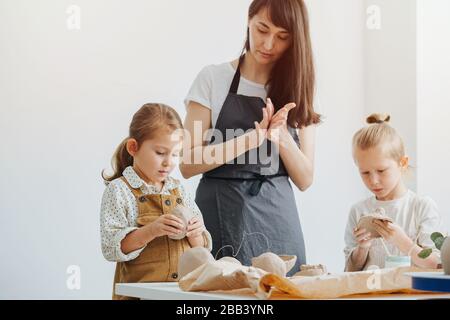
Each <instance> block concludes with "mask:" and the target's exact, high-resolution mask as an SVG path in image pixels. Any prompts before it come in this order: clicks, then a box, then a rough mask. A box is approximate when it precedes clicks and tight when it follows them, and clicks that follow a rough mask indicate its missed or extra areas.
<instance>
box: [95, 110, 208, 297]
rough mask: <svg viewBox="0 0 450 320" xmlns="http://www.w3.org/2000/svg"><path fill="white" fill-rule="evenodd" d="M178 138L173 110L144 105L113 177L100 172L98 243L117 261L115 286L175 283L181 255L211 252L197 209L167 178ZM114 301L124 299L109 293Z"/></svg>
mask: <svg viewBox="0 0 450 320" xmlns="http://www.w3.org/2000/svg"><path fill="white" fill-rule="evenodd" d="M182 139H183V130H182V123H181V120H180V117H179V116H178V114H177V113H176V111H175V110H174V109H172V108H171V107H169V106H166V105H163V104H155V103H148V104H145V105H144V106H142V107H141V108H140V109H139V110H138V111H137V112H136V113H135V114H134V116H133V119H132V122H131V124H130V128H129V136H128V137H127V138H125V139H124V140H123V141H122V143H121V144H120V145H119V147H118V148H117V150H116V153H115V154H114V157H113V169H114V173H113V175H112V176H109V177H104V176H103V174H102V176H103V178H104V180H105V182H107V187H106V189H105V191H104V194H103V199H102V205H101V214H100V231H101V244H102V252H103V255H104V257H105V258H106V259H107V260H109V261H115V262H117V265H116V273H115V277H114V284H116V283H121V282H166V281H178V278H179V277H178V273H177V269H178V259H179V257H180V256H181V254H182V253H183V252H185V251H186V250H188V249H189V248H192V247H205V248H208V250H211V249H212V240H211V236H210V234H209V232H208V231H206V229H205V226H204V223H203V218H202V214H201V212H200V210H199V209H198V207H197V206H196V204H195V202H193V201H192V200H191V199H190V197H188V196H187V193H186V192H185V190H184V188H183V186H182V185H181V184H180V182H179V181H178V180H176V179H174V178H172V177H170V176H169V174H170V172H171V171H172V170H173V169H174V167H175V165H177V158H178V156H179V153H180V151H181V145H182ZM180 208H181V209H180ZM186 212H187V213H186ZM176 213H178V214H176ZM113 299H126V297H123V296H118V295H116V294H114V293H113Z"/></svg>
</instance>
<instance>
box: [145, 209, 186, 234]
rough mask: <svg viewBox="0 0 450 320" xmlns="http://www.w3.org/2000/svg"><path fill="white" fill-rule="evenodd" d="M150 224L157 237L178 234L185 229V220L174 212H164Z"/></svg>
mask: <svg viewBox="0 0 450 320" xmlns="http://www.w3.org/2000/svg"><path fill="white" fill-rule="evenodd" d="M148 226H149V230H150V232H151V233H152V235H153V236H154V237H155V238H157V237H162V236H176V235H178V234H180V233H181V232H183V230H184V223H183V221H182V220H181V219H180V218H178V217H176V216H174V215H172V214H164V215H162V216H160V217H159V218H158V219H157V220H155V221H154V222H152V223H150V224H149V225H148Z"/></svg>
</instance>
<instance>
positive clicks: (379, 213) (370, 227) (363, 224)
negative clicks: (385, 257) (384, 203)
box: [357, 208, 393, 238]
mask: <svg viewBox="0 0 450 320" xmlns="http://www.w3.org/2000/svg"><path fill="white" fill-rule="evenodd" d="M375 220H382V221H389V222H393V220H392V219H391V218H389V217H388V216H386V214H385V211H384V209H383V208H378V209H377V210H376V211H375V212H373V213H370V214H367V215H364V216H362V217H361V218H360V219H359V221H358V224H357V227H358V229H363V228H364V229H366V231H367V232H370V233H371V235H372V237H373V238H380V237H381V235H380V234H379V233H378V231H377V230H376V229H375V225H374V221H375Z"/></svg>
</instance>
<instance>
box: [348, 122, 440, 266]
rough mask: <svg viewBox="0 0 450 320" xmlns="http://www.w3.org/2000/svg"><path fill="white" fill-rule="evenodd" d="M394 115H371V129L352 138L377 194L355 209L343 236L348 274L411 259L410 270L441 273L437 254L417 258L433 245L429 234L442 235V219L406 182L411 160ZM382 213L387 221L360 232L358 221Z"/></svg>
mask: <svg viewBox="0 0 450 320" xmlns="http://www.w3.org/2000/svg"><path fill="white" fill-rule="evenodd" d="M389 119H390V116H388V115H380V114H373V115H371V116H369V117H368V118H367V123H368V124H369V126H367V127H364V128H362V129H360V130H359V131H358V132H356V134H355V135H354V137H353V158H354V160H355V164H356V165H357V167H358V169H359V173H360V175H361V178H362V180H363V182H364V184H365V186H366V187H367V188H368V189H369V190H370V192H372V193H373V196H371V197H370V198H368V199H365V200H363V201H360V202H358V203H356V204H355V205H353V207H352V208H351V210H350V214H349V217H348V222H347V227H346V231H345V249H344V253H345V257H346V264H345V270H346V271H360V270H366V269H368V268H369V267H371V266H377V267H380V268H384V267H385V259H386V257H387V256H410V257H411V258H410V261H411V264H412V265H415V266H418V267H423V268H437V266H438V264H439V263H440V257H439V252H438V251H437V250H436V251H434V252H433V253H432V254H431V255H430V256H429V257H428V258H427V259H421V258H419V257H418V253H419V252H420V251H421V250H422V247H432V248H434V244H433V242H432V241H431V239H430V235H431V234H432V233H433V232H435V231H439V229H440V227H441V218H440V215H439V213H438V211H437V208H436V205H435V203H434V201H433V200H432V199H430V198H429V197H423V196H419V195H417V194H415V193H414V192H413V191H411V190H409V189H408V188H407V187H406V185H405V183H404V181H403V177H404V174H405V173H406V172H407V170H408V167H409V166H408V157H407V156H406V154H405V147H404V144H403V141H402V139H401V137H400V136H399V134H398V133H397V131H396V130H395V129H394V128H392V127H391V126H390V125H389V124H388V121H389ZM375 212H378V213H380V212H382V214H383V215H385V216H386V219H374V220H373V221H371V225H372V228H371V229H372V230H373V232H368V230H366V229H365V228H358V222H359V221H360V218H361V217H363V216H365V215H368V214H371V213H375Z"/></svg>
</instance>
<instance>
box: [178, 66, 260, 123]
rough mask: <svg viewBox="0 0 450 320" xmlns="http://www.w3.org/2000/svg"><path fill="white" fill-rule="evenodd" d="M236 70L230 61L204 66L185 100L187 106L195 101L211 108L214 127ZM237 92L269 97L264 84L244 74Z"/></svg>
mask: <svg viewBox="0 0 450 320" xmlns="http://www.w3.org/2000/svg"><path fill="white" fill-rule="evenodd" d="M235 72H236V69H234V67H233V66H232V65H231V63H230V62H225V63H222V64H218V65H209V66H206V67H204V68H203V69H202V70H201V71H200V73H199V74H198V75H197V77H196V78H195V80H194V83H193V84H192V86H191V89H190V90H189V93H188V95H187V96H186V98H185V100H184V104H185V105H186V107H187V106H188V104H189V102H190V101H194V102H197V103H200V104H201V105H203V106H205V107H207V108H209V109H211V123H212V126H213V128H214V127H215V126H216V122H217V118H218V116H219V113H220V110H221V109H222V106H223V103H224V102H225V99H226V97H227V95H228V92H229V91H230V86H231V82H232V81H233V77H234V74H235ZM237 93H238V94H242V95H245V96H252V97H260V98H262V99H263V100H264V101H265V100H266V97H267V91H266V89H265V87H264V85H263V84H259V83H256V82H252V81H250V80H247V79H245V78H244V77H242V76H241V80H240V82H239V88H238V92H237Z"/></svg>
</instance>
